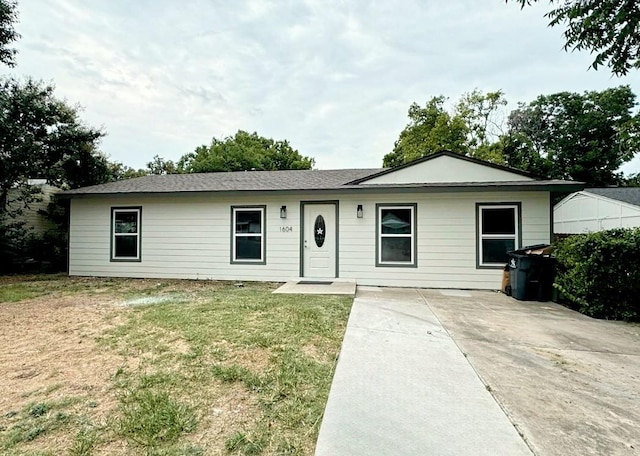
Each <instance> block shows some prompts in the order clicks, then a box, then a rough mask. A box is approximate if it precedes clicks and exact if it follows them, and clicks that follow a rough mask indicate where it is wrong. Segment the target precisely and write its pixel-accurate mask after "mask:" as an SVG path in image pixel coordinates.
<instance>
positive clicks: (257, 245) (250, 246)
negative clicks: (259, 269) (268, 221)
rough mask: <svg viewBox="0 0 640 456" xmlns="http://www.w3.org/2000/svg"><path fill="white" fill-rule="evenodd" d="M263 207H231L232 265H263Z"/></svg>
mask: <svg viewBox="0 0 640 456" xmlns="http://www.w3.org/2000/svg"><path fill="white" fill-rule="evenodd" d="M264 211H265V206H259V207H232V208H231V218H232V223H233V227H232V240H231V244H232V245H231V262H232V263H262V264H264V263H265V255H264V244H265V243H264V237H265V235H264Z"/></svg>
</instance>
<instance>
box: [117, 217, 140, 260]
mask: <svg viewBox="0 0 640 456" xmlns="http://www.w3.org/2000/svg"><path fill="white" fill-rule="evenodd" d="M118 212H134V213H136V214H137V216H138V221H137V224H136V225H137V232H136V233H135V234H134V233H116V213H118ZM118 236H136V237H137V241H138V242H137V252H136V256H135V257H117V256H116V237H118ZM110 238H111V246H110V252H109V253H110V255H109V258H110V261H111V262H129V263H140V262H141V261H142V206H126V207H117V206H115V207H111V236H110Z"/></svg>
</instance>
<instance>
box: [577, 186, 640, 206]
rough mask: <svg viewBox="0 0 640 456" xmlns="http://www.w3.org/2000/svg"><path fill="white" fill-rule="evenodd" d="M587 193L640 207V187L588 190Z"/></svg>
mask: <svg viewBox="0 0 640 456" xmlns="http://www.w3.org/2000/svg"><path fill="white" fill-rule="evenodd" d="M585 192H588V193H593V194H594V195H600V196H604V197H606V198H611V199H614V200H618V201H622V202H623V203H629V204H633V205H635V206H640V187H611V188H587V189H585Z"/></svg>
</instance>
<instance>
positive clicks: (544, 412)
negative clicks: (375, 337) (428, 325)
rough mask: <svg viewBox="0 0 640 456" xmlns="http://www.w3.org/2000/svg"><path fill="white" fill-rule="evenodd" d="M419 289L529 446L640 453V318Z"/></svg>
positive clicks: (544, 450) (559, 451) (540, 450)
mask: <svg viewBox="0 0 640 456" xmlns="http://www.w3.org/2000/svg"><path fill="white" fill-rule="evenodd" d="M418 292H419V293H420V294H421V295H422V296H423V297H424V299H425V301H426V303H427V304H428V306H429V307H430V309H431V310H432V312H433V313H434V314H435V315H436V317H437V318H438V319H439V320H440V322H441V324H442V325H443V327H444V328H445V330H446V331H447V332H448V333H449V334H450V335H451V337H452V338H453V340H454V341H455V343H456V344H457V345H458V347H459V348H460V350H461V351H462V352H463V353H464V355H465V356H466V357H467V359H468V361H469V362H470V363H471V365H472V366H473V367H474V368H475V370H476V372H477V373H478V374H479V376H480V377H481V379H482V380H483V382H484V383H485V384H486V385H487V389H489V390H490V391H491V393H492V394H493V395H494V397H495V398H496V400H497V401H498V403H499V404H500V405H501V406H502V408H503V410H504V411H505V412H506V413H507V415H508V416H509V418H510V419H511V421H512V422H513V423H514V424H515V426H516V427H517V429H518V430H519V432H520V433H521V435H522V436H523V437H524V439H525V440H526V441H527V443H528V444H529V447H530V448H531V449H532V450H533V451H534V453H535V454H537V455H545V456H546V455H639V454H640V325H630V324H625V323H619V322H610V321H601V320H594V319H591V318H588V317H585V316H583V315H581V314H579V313H576V312H573V311H570V310H568V309H566V308H564V307H562V306H559V305H556V304H553V303H539V302H520V301H516V300H515V299H512V298H509V297H507V296H504V295H502V294H499V293H494V292H482V291H469V292H467V291H460V292H457V293H450V292H446V291H439V290H418ZM452 294H453V295H452Z"/></svg>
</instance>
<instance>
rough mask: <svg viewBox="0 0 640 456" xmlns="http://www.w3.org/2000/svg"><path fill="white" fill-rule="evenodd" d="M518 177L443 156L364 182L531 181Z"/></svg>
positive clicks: (519, 175) (499, 170) (524, 177)
mask: <svg viewBox="0 0 640 456" xmlns="http://www.w3.org/2000/svg"><path fill="white" fill-rule="evenodd" d="M532 180H534V179H532V178H530V177H526V176H523V175H522V174H516V173H511V172H509V171H505V170H502V169H497V168H492V167H491V166H486V165H481V164H478V163H472V162H470V161H467V160H463V159H460V158H454V157H449V156H447V155H443V156H441V157H436V158H432V159H430V160H427V161H424V162H418V163H416V164H414V165H411V166H407V167H406V168H400V169H398V170H396V171H393V172H391V173H387V174H383V175H382V176H379V177H375V178H373V179H369V180H367V181H365V182H364V183H365V184H418V183H436V182H440V183H442V182H498V181H532Z"/></svg>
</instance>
